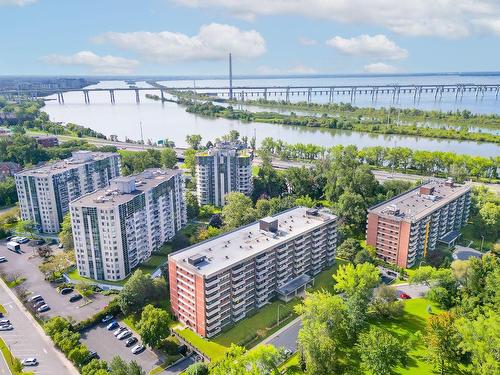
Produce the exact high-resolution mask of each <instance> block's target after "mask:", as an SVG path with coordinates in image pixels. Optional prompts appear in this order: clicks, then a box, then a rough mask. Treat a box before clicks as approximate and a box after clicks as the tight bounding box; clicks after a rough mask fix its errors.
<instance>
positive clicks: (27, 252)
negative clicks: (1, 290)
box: [0, 241, 111, 322]
mask: <svg viewBox="0 0 500 375" xmlns="http://www.w3.org/2000/svg"><path fill="white" fill-rule="evenodd" d="M33 249H34V248H33V247H31V246H28V245H21V250H22V253H21V254H18V253H15V252H12V251H10V250H8V249H7V247H6V242H5V241H2V242H0V256H5V257H6V258H7V262H4V263H0V271H2V272H5V273H7V274H10V275H20V276H22V277H25V278H26V281H24V282H23V284H22V286H23V287H24V288H26V289H27V290H28V291H30V292H32V294H33V295H35V294H40V295H41V296H43V298H44V300H45V302H46V303H47V304H48V305H49V306H50V308H51V310H49V311H47V312H45V313H43V316H47V317H53V316H58V315H59V316H64V317H72V318H73V319H75V320H76V321H77V322H78V321H81V320H85V319H87V318H88V317H90V316H92V315H94V314H95V313H97V312H99V311H100V310H102V309H103V308H104V306H106V305H107V304H108V303H109V301H110V300H111V297H110V296H103V295H101V294H95V295H94V296H92V297H90V299H91V300H92V303H89V304H87V305H85V306H83V305H84V303H85V302H84V300H80V301H78V302H74V303H70V302H69V297H70V296H71V294H69V295H61V294H59V293H58V292H57V290H56V285H55V284H51V283H49V282H47V281H45V279H44V275H43V274H42V273H41V272H40V270H39V269H38V265H39V264H40V263H41V259H40V257H38V256H35V255H34V251H33Z"/></svg>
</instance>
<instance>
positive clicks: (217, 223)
mask: <svg viewBox="0 0 500 375" xmlns="http://www.w3.org/2000/svg"><path fill="white" fill-rule="evenodd" d="M223 225H224V222H223V221H222V218H221V216H220V214H213V215H212V216H211V217H210V220H209V221H208V226H209V227H214V228H217V229H219V228H222V226H223Z"/></svg>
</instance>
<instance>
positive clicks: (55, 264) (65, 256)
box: [38, 251, 75, 279]
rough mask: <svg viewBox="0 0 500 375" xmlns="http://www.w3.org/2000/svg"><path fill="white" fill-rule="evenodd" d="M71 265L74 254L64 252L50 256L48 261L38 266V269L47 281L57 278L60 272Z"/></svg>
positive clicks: (73, 262) (73, 261) (73, 260)
mask: <svg viewBox="0 0 500 375" xmlns="http://www.w3.org/2000/svg"><path fill="white" fill-rule="evenodd" d="M73 264H75V253H74V252H72V251H64V252H62V253H58V254H56V255H54V256H52V258H50V259H49V260H48V261H46V262H44V263H42V264H40V265H39V266H38V268H40V271H41V272H42V273H43V274H45V275H46V278H47V279H51V278H57V277H59V276H60V274H61V273H62V272H64V271H66V270H67V269H68V268H69V267H70V266H72V265H73Z"/></svg>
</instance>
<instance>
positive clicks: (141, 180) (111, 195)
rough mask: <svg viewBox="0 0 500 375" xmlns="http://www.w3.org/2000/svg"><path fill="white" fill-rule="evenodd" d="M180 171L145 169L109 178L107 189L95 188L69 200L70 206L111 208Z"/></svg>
mask: <svg viewBox="0 0 500 375" xmlns="http://www.w3.org/2000/svg"><path fill="white" fill-rule="evenodd" d="M179 173H181V172H180V171H178V170H173V169H154V168H151V169H146V170H145V171H144V172H142V173H139V174H136V175H131V176H124V177H116V178H114V179H112V180H111V182H110V183H111V185H110V187H108V188H107V189H101V190H96V191H94V192H92V193H89V194H86V195H84V196H82V197H80V198H78V199H75V200H74V201H72V202H71V205H72V206H83V207H99V208H112V207H116V206H118V205H120V204H123V203H126V202H128V201H130V200H131V199H133V198H134V197H136V196H137V195H140V194H142V193H144V192H146V191H148V190H151V189H152V188H154V187H155V186H158V185H159V184H161V183H162V182H164V181H168V180H169V179H170V178H172V177H173V176H175V175H176V174H179Z"/></svg>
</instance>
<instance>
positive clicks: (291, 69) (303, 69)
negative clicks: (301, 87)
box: [257, 64, 318, 75]
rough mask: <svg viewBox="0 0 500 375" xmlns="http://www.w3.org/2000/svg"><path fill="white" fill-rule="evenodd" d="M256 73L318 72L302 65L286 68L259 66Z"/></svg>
mask: <svg viewBox="0 0 500 375" xmlns="http://www.w3.org/2000/svg"><path fill="white" fill-rule="evenodd" d="M257 72H258V73H259V74H263V75H267V74H315V73H318V71H317V70H316V69H314V68H311V67H309V66H305V65H302V64H298V65H294V66H291V67H288V68H284V69H283V68H273V67H270V66H267V65H261V66H259V67H258V68H257Z"/></svg>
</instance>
